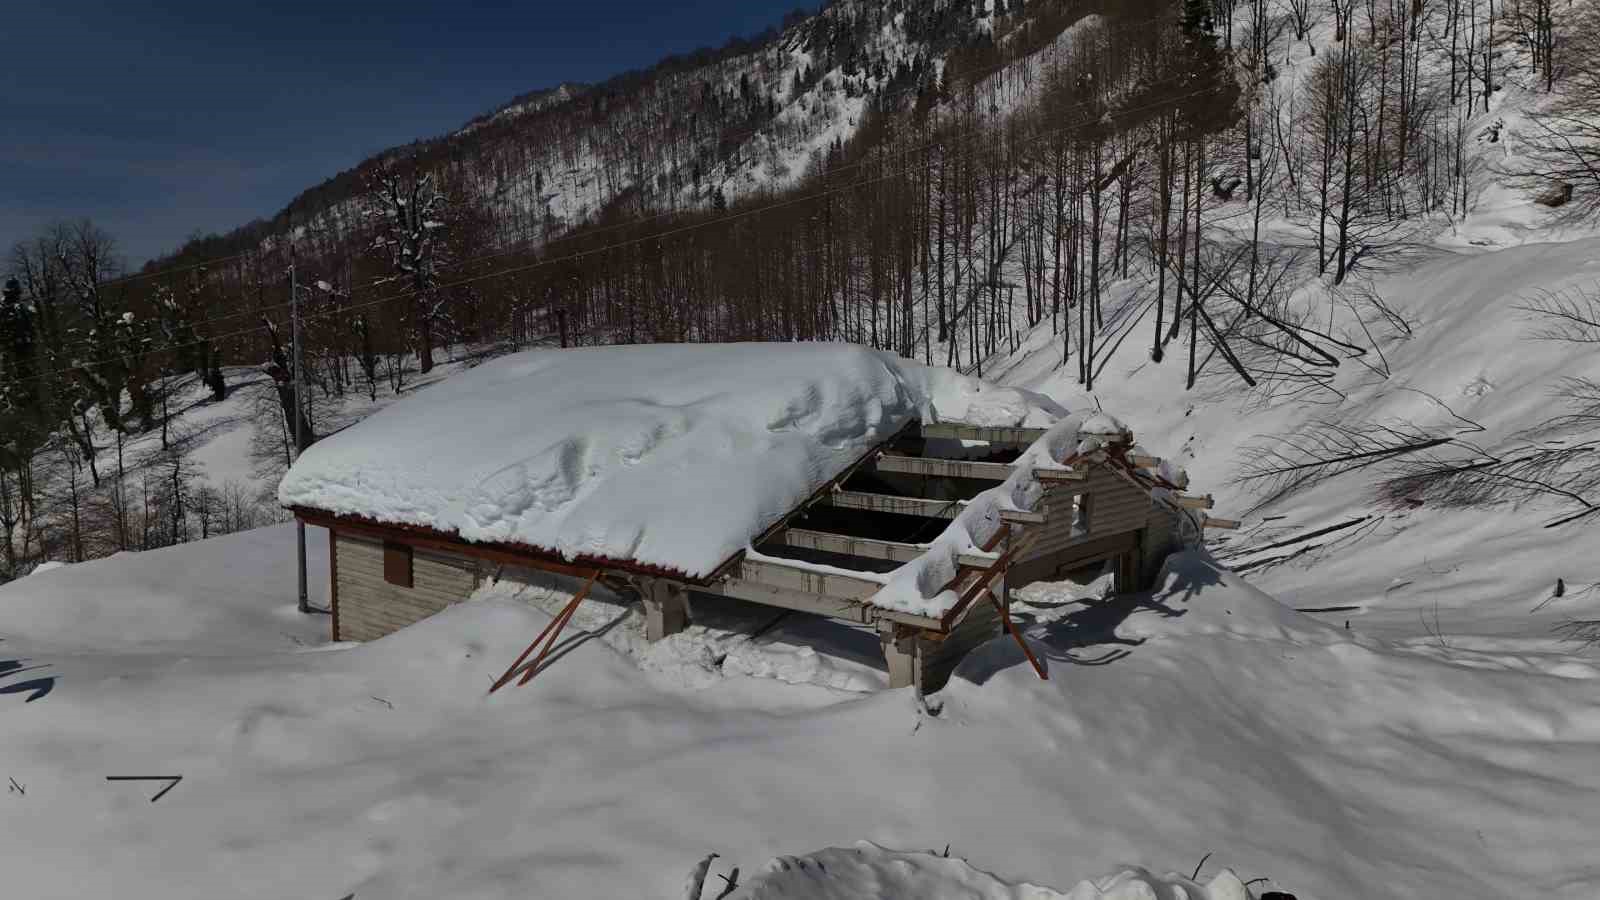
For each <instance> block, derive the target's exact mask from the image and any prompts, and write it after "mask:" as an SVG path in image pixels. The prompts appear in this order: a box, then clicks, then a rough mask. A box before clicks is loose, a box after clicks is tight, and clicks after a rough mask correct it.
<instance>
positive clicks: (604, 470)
mask: <svg viewBox="0 0 1600 900" xmlns="http://www.w3.org/2000/svg"><path fill="white" fill-rule="evenodd" d="M1065 413H1066V410H1064V409H1062V408H1061V407H1060V406H1058V405H1056V404H1055V403H1053V402H1052V401H1050V400H1049V399H1048V398H1046V397H1044V396H1042V395H1039V394H1034V393H1031V392H1026V391H1019V390H1016V389H1012V388H1000V387H996V386H993V385H986V384H983V383H982V382H979V381H977V380H976V379H972V378H968V377H966V376H962V375H959V374H957V373H955V372H952V371H949V370H945V369H936V368H929V367H926V366H923V365H922V364H920V363H916V362H912V361H908V360H904V359H901V358H899V357H897V356H895V355H893V354H891V353H885V352H880V351H874V350H868V349H866V348H863V347H859V346H855V345H847V344H725V345H715V344H712V345H707V344H693V345H690V344H667V345H650V346H632V347H603V348H591V349H582V350H566V351H529V352H525V353H520V354H515V355H512V356H509V357H504V358H502V359H498V360H496V361H494V362H491V363H488V364H486V365H483V366H480V367H478V368H477V369H474V370H472V371H470V372H467V373H465V374H462V375H459V376H456V377H454V378H451V379H449V380H447V381H445V382H443V383H441V384H440V385H438V386H436V387H433V388H430V389H429V390H427V391H424V392H422V393H420V394H417V395H414V396H413V397H411V398H408V399H405V400H401V401H399V402H397V403H395V404H394V405H392V406H390V407H388V408H386V409H384V410H383V411H381V412H379V413H377V414H375V415H373V416H372V417H371V418H369V419H366V420H364V421H363V422H361V423H359V424H358V425H355V426H353V427H351V428H348V429H346V430H345V431H342V432H340V433H338V434H336V435H333V436H331V437H329V438H327V439H324V440H323V441H320V442H319V443H317V444H316V445H314V446H313V447H312V448H311V449H309V450H308V451H307V452H306V453H305V455H304V456H303V457H302V458H301V459H300V460H299V461H298V462H297V463H296V464H295V465H294V467H293V468H292V469H291V470H290V471H289V473H288V475H287V476H285V478H284V480H283V482H282V484H281V485H280V487H279V490H278V497H279V499H280V501H281V502H282V503H283V504H284V505H285V506H290V507H308V508H311V509H317V510H323V511H327V512H332V513H336V514H341V515H356V516H362V517H366V518H369V519H374V520H377V521H380V522H388V523H395V524H406V525H418V526H423V527H427V528H432V529H435V530H438V531H443V532H446V533H453V534H456V535H459V536H460V537H461V538H463V539H465V540H468V541H481V542H502V543H516V544H524V545H527V546H529V547H534V548H538V549H542V550H546V551H549V552H554V553H557V554H560V555H561V556H562V557H564V558H566V559H576V558H580V557H584V558H598V559H606V560H613V561H621V562H629V563H636V564H640V565H644V566H651V567H658V568H665V569H669V570H671V571H674V572H679V573H682V574H684V575H686V576H689V577H700V576H705V575H708V574H710V573H711V572H713V571H714V570H716V568H717V567H718V566H719V565H721V564H722V563H723V562H725V561H726V560H727V559H728V558H729V557H731V556H732V555H733V554H735V553H737V552H739V551H740V550H742V549H744V548H745V547H746V546H747V544H748V542H749V541H750V539H751V538H752V537H754V536H755V535H756V534H758V533H760V532H761V531H762V530H763V529H765V528H766V527H767V526H768V525H770V524H771V523H772V522H774V521H776V520H777V519H778V518H779V517H780V516H782V515H783V514H785V513H787V512H789V511H790V510H791V509H793V508H794V507H795V506H796V505H797V504H799V503H800V501H802V500H804V499H805V498H806V497H808V496H809V495H810V494H811V493H813V492H814V491H815V490H816V489H817V488H819V487H821V486H822V485H823V484H825V483H827V482H828V481H829V480H831V479H833V478H835V477H837V476H838V475H839V474H841V473H842V472H844V471H845V470H846V469H847V468H848V467H849V466H850V465H852V464H853V463H855V462H856V461H857V460H859V459H860V458H861V456H862V455H863V454H865V453H866V452H867V451H868V450H870V449H871V448H873V447H874V446H876V445H878V444H880V443H882V442H883V441H885V440H887V439H888V438H889V437H890V436H891V435H893V434H894V433H895V432H897V431H899V430H900V429H901V428H902V427H903V426H904V425H905V424H906V423H907V422H909V421H910V420H911V419H912V418H913V417H920V418H922V420H923V421H927V422H937V421H969V422H974V423H977V424H982V425H1022V426H1032V427H1042V426H1048V425H1051V424H1052V423H1054V422H1055V421H1056V420H1057V419H1059V418H1060V417H1061V416H1063V415H1064V414H1065Z"/></svg>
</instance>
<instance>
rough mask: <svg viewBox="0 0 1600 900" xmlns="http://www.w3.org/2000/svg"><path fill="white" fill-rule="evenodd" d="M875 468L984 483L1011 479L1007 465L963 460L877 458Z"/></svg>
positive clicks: (919, 457)
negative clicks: (975, 479)
mask: <svg viewBox="0 0 1600 900" xmlns="http://www.w3.org/2000/svg"><path fill="white" fill-rule="evenodd" d="M875 466H876V468H877V470H878V471H880V472H895V473H899V474H903V475H932V476H935V477H939V478H980V479H983V480H984V481H1005V480H1006V479H1007V478H1010V477H1011V465H1010V464H1009V463H992V462H974V461H971V460H964V459H938V458H936V457H925V456H890V455H888V454H885V455H883V456H880V457H878V460H877V462H876V463H875Z"/></svg>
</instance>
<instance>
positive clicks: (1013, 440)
mask: <svg viewBox="0 0 1600 900" xmlns="http://www.w3.org/2000/svg"><path fill="white" fill-rule="evenodd" d="M1044 432H1045V430H1044V429H1043V428H990V427H987V426H982V425H965V424H962V423H960V422H934V423H931V424H930V423H927V422H924V423H923V424H922V436H923V437H925V438H952V439H955V440H962V441H987V442H988V443H991V444H1016V445H1020V446H1027V445H1028V444H1031V443H1033V442H1034V441H1037V440H1038V439H1039V438H1040V437H1041V436H1042V435H1043V434H1044Z"/></svg>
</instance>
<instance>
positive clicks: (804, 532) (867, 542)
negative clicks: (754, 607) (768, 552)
mask: <svg viewBox="0 0 1600 900" xmlns="http://www.w3.org/2000/svg"><path fill="white" fill-rule="evenodd" d="M773 540H776V541H778V542H779V543H782V544H785V545H787V546H790V547H803V548H805V549H808V550H821V551H824V552H827V553H837V554H840V555H842V556H858V557H861V558H862V559H882V560H888V561H889V562H897V563H907V562H911V561H912V560H914V559H916V558H917V557H919V556H921V555H923V554H924V553H926V552H928V546H929V545H927V544H906V543H902V542H900V541H882V540H878V539H877V538H859V537H851V536H850V535H847V534H834V533H832V532H829V531H813V530H811V529H809V528H790V529H787V530H785V531H783V532H780V533H779V534H777V535H776V536H775V537H774V538H773ZM997 555H998V554H989V553H982V552H969V553H963V554H961V556H960V558H959V562H960V564H961V565H963V566H972V567H975V568H980V569H981V568H987V567H988V566H989V564H990V563H992V562H994V560H995V558H996V556H997Z"/></svg>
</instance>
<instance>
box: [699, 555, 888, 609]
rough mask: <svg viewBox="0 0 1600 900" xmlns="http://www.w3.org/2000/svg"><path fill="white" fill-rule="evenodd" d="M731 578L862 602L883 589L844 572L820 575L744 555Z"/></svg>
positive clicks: (809, 569)
mask: <svg viewBox="0 0 1600 900" xmlns="http://www.w3.org/2000/svg"><path fill="white" fill-rule="evenodd" d="M730 574H731V575H732V576H733V577H734V578H737V579H739V580H741V581H752V582H756V583H758V584H766V585H770V586H772V587H779V588H785V589H787V590H792V591H802V592H804V593H808V594H826V595H829V596H833V597H838V598H840V599H842V600H865V599H867V598H868V597H871V596H872V595H873V594H876V593H877V592H878V590H879V589H880V588H882V587H883V582H882V581H879V580H874V579H871V578H865V577H862V578H857V577H854V576H852V575H849V574H846V573H842V572H839V573H835V572H822V571H819V570H818V569H816V568H813V567H810V566H805V565H803V564H802V565H787V564H785V563H782V562H777V561H774V560H773V559H771V558H770V557H769V558H767V559H761V560H754V559H750V558H749V556H748V555H747V556H746V557H745V558H744V559H742V560H740V561H739V564H738V565H737V566H735V567H734V570H733V572H732V573H730Z"/></svg>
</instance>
